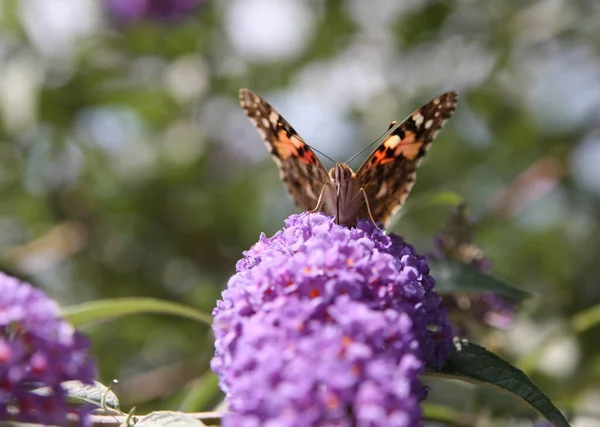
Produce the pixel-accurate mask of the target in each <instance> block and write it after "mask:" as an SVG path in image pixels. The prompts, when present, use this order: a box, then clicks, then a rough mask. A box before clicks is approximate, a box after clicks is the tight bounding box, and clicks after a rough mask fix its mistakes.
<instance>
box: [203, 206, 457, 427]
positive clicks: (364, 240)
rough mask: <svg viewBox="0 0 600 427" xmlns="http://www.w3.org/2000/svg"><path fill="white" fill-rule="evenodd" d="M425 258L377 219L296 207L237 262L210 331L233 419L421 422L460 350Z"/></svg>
mask: <svg viewBox="0 0 600 427" xmlns="http://www.w3.org/2000/svg"><path fill="white" fill-rule="evenodd" d="M433 286H434V280H433V278H432V277H431V276H430V275H429V267H428V265H427V263H426V260H425V258H424V257H422V256H419V255H417V254H416V253H415V251H414V249H413V248H412V246H410V245H408V244H406V243H405V242H404V241H403V240H402V239H401V238H400V237H398V236H395V235H387V234H386V233H385V231H383V230H380V229H378V228H376V227H375V226H373V224H371V223H370V222H367V221H361V222H359V224H358V226H357V227H356V228H350V229H349V228H345V227H342V226H339V225H337V224H335V222H334V220H333V219H332V218H330V217H328V216H326V215H324V214H321V213H316V214H306V213H305V214H301V215H292V216H291V217H290V218H288V220H287V221H286V227H285V228H284V229H283V230H282V231H279V232H278V233H276V234H275V236H273V237H272V238H267V237H265V236H264V235H261V237H260V239H259V241H258V242H257V243H256V244H255V245H254V246H253V247H252V248H251V249H250V250H248V251H247V252H245V253H244V258H243V259H242V260H240V261H239V262H238V264H237V273H236V274H235V275H234V276H233V277H232V278H231V279H230V280H229V283H228V285H227V289H226V290H225V291H224V292H223V300H222V301H218V302H217V307H216V308H215V310H214V312H213V314H214V325H213V329H214V332H215V336H216V343H215V346H216V354H215V357H214V359H213V361H212V368H213V370H214V371H215V372H216V373H217V374H218V375H219V377H220V383H221V387H222V389H223V390H224V391H225V392H226V394H227V399H228V404H229V409H230V410H231V411H232V413H231V414H228V415H227V416H226V417H225V419H224V425H226V426H261V425H278V426H279V425H281V426H290V427H291V426H310V425H323V426H327V425H331V426H333V425H335V426H416V425H419V424H420V420H421V409H420V406H419V403H420V401H421V400H422V399H424V397H425V390H424V388H423V387H422V385H421V384H420V383H419V379H418V375H419V374H420V373H421V372H423V370H424V369H425V366H426V365H428V364H429V365H435V366H439V365H441V364H443V363H444V361H445V360H446V358H447V357H448V355H449V353H450V351H451V350H452V349H453V346H452V337H453V331H452V327H451V326H450V323H449V322H448V319H447V316H446V313H445V310H444V309H442V308H440V302H441V299H440V298H439V297H438V296H437V294H436V293H435V292H434V291H433Z"/></svg>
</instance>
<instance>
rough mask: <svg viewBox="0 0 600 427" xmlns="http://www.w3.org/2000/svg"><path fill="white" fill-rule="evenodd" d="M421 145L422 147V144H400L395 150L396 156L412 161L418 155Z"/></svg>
mask: <svg viewBox="0 0 600 427" xmlns="http://www.w3.org/2000/svg"><path fill="white" fill-rule="evenodd" d="M422 145H423V143H422V142H416V143H409V144H404V143H402V144H400V145H399V146H398V147H397V148H396V156H399V155H400V154H402V155H403V156H404V157H406V158H407V159H408V160H414V159H415V158H416V157H417V156H418V155H419V152H420V151H421V146H422Z"/></svg>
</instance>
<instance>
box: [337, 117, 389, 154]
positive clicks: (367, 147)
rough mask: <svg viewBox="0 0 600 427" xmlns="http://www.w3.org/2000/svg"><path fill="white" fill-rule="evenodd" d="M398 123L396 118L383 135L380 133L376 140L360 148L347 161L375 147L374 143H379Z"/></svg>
mask: <svg viewBox="0 0 600 427" xmlns="http://www.w3.org/2000/svg"><path fill="white" fill-rule="evenodd" d="M397 124H398V122H397V121H396V120H394V121H393V122H392V123H390V126H389V127H388V128H387V130H386V131H385V132H383V133H382V134H381V135H379V138H377V139H376V140H375V141H373V142H371V143H370V144H369V145H367V146H366V147H365V148H363V149H362V150H360V151H359V152H358V153H356V154H355V155H354V156H352V157H350V159H348V161H347V162H346V163H350V162H351V161H352V160H354V159H355V158H357V157H358V156H360V155H361V154H362V153H364V152H365V151H367V150H368V149H370V148H371V147H373V145H375V144H377V142H379V140H380V139H381V138H383V135H385V134H386V133H388V132H389V131H390V130H392V128H393V127H394V126H396V125H397Z"/></svg>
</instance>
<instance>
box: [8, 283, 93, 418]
mask: <svg viewBox="0 0 600 427" xmlns="http://www.w3.org/2000/svg"><path fill="white" fill-rule="evenodd" d="M88 348H89V342H88V340H87V338H86V337H84V336H83V335H82V334H80V333H78V332H77V331H75V329H73V327H72V326H71V325H69V324H68V323H67V322H65V321H64V320H62V319H61V318H60V317H59V314H58V306H57V305H56V303H55V302H54V301H52V300H51V299H50V298H48V296H46V294H44V292H42V291H41V290H39V289H36V288H34V287H32V286H31V285H29V284H27V283H23V282H21V281H19V280H18V279H15V278H13V277H10V276H8V275H6V274H4V273H1V272H0V420H5V419H7V417H9V415H10V417H11V419H17V420H20V421H27V422H35V423H43V424H49V425H64V424H66V421H67V414H68V413H70V412H72V413H77V414H78V415H79V416H80V418H79V423H80V424H81V425H84V424H86V422H87V416H88V413H89V410H90V408H88V407H75V406H73V405H72V404H69V403H67V400H66V397H65V392H64V390H63V389H62V388H61V383H62V382H63V381H68V380H79V381H82V382H84V383H92V380H93V379H94V377H95V374H96V367H95V364H94V361H93V360H92V359H91V358H90V356H89V354H88ZM40 387H46V388H47V391H46V392H45V393H43V394H40V393H38V392H34V391H33V390H35V389H37V388H40ZM9 407H10V408H13V409H14V410H16V411H17V412H16V413H11V414H9ZM13 412H14V411H13Z"/></svg>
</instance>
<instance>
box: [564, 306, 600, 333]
mask: <svg viewBox="0 0 600 427" xmlns="http://www.w3.org/2000/svg"><path fill="white" fill-rule="evenodd" d="M571 325H572V327H573V329H574V330H575V332H579V333H581V332H585V331H587V330H588V329H591V328H593V327H594V326H597V325H600V304H598V305H594V306H592V307H589V308H586V309H585V310H583V311H580V312H579V313H577V314H576V315H575V316H573V319H572V320H571Z"/></svg>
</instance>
